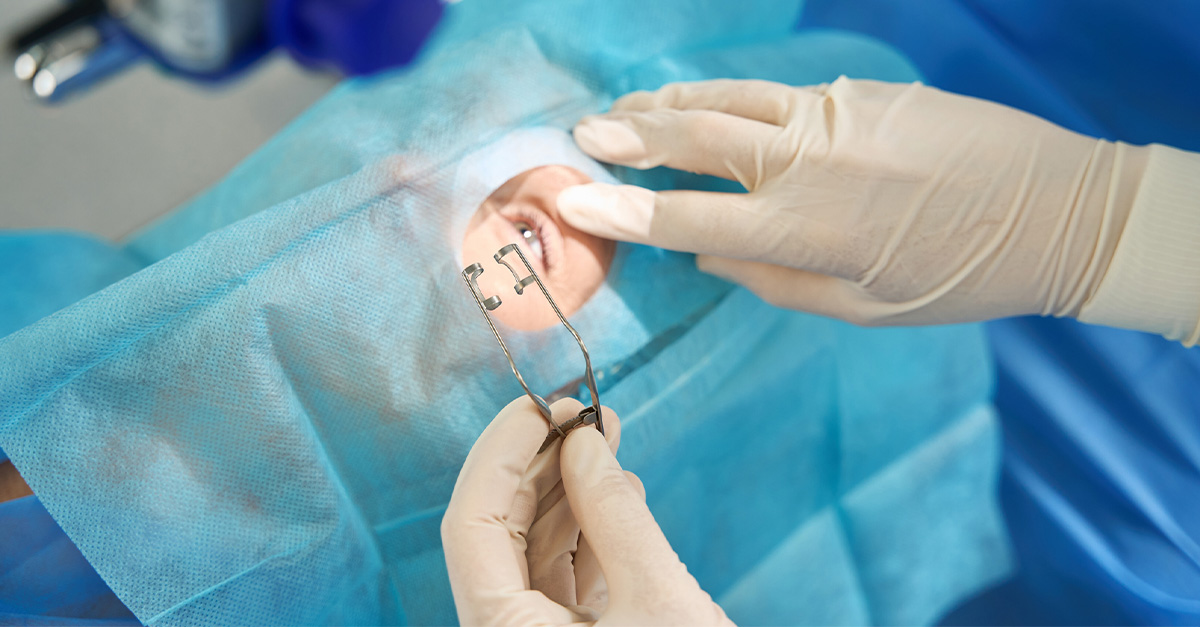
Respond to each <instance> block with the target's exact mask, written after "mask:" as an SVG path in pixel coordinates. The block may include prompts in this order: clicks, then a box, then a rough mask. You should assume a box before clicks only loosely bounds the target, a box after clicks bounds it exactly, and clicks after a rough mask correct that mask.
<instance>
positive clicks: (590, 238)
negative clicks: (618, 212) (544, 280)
mask: <svg viewBox="0 0 1200 627" xmlns="http://www.w3.org/2000/svg"><path fill="white" fill-rule="evenodd" d="M563 235H564V248H565V249H566V255H565V256H566V257H567V258H568V259H569V260H570V264H569V266H570V267H569V270H570V271H569V272H568V273H565V274H566V275H567V278H566V280H565V281H564V283H565V285H562V286H560V287H559V291H561V292H565V293H569V294H570V297H569V300H570V301H571V306H570V308H571V310H572V311H574V310H577V309H579V307H582V306H583V304H584V303H586V302H587V300H588V299H589V298H591V297H592V296H593V295H594V294H595V293H596V290H598V289H600V286H601V285H602V284H603V283H604V279H605V277H607V276H608V269H609V266H611V265H612V260H613V255H614V254H615V252H616V246H617V245H616V242H614V241H612V240H607V239H601V238H599V237H596V236H594V235H589V234H587V233H583V232H581V231H577V230H575V229H572V228H570V227H569V226H567V227H566V228H564V229H563ZM564 313H566V312H565V311H564Z"/></svg>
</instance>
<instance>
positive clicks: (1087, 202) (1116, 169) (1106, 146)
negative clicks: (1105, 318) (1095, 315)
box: [1041, 140, 1149, 317]
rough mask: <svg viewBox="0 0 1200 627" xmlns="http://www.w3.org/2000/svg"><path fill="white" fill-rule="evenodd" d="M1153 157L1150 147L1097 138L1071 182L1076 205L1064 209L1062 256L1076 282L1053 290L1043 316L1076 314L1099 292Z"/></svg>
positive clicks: (1072, 281) (1068, 273)
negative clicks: (1148, 164)
mask: <svg viewBox="0 0 1200 627" xmlns="http://www.w3.org/2000/svg"><path fill="white" fill-rule="evenodd" d="M1148 156H1149V149H1148V147H1146V146H1133V145H1130V144H1125V143H1122V142H1109V141H1104V140H1096V147H1095V149H1094V150H1093V151H1092V153H1091V156H1090V159H1089V161H1088V163H1087V165H1086V166H1085V167H1082V168H1081V172H1082V173H1081V175H1080V176H1079V180H1078V182H1075V181H1067V183H1068V184H1070V185H1073V186H1077V188H1078V193H1077V194H1075V195H1073V197H1072V203H1071V204H1072V205H1074V206H1071V207H1066V208H1064V210H1063V211H1062V215H1063V216H1064V217H1065V220H1064V227H1063V233H1064V237H1063V244H1062V248H1061V249H1060V256H1061V258H1062V259H1065V260H1068V261H1067V262H1066V268H1067V274H1066V275H1065V276H1067V277H1073V278H1074V280H1069V279H1068V280H1066V281H1062V283H1061V285H1062V288H1061V289H1059V290H1057V291H1050V292H1048V293H1049V294H1050V295H1051V296H1050V302H1048V303H1046V304H1045V305H1044V306H1043V309H1042V311H1041V313H1042V314H1043V315H1045V314H1052V315H1054V316H1058V317H1064V316H1069V317H1077V316H1078V315H1079V313H1080V311H1081V310H1082V308H1083V306H1084V303H1086V302H1088V301H1089V300H1090V299H1091V298H1092V297H1093V296H1094V295H1095V294H1096V291H1097V290H1098V289H1099V287H1100V283H1101V280H1102V279H1103V278H1104V275H1105V273H1106V272H1107V270H1108V267H1109V265H1110V264H1111V262H1112V259H1113V255H1114V253H1115V252H1116V248H1117V244H1118V242H1119V241H1120V239H1121V233H1122V232H1123V231H1124V229H1125V224H1126V222H1127V221H1128V219H1129V213H1130V211H1131V210H1132V208H1133V202H1134V199H1135V198H1136V196H1137V191H1138V188H1139V186H1140V184H1141V182H1142V176H1143V173H1144V171H1145V169H1146V161H1147V159H1148Z"/></svg>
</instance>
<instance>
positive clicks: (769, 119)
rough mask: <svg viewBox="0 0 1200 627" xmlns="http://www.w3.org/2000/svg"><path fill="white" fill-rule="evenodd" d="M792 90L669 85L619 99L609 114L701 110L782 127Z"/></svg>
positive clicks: (747, 83) (721, 83)
mask: <svg viewBox="0 0 1200 627" xmlns="http://www.w3.org/2000/svg"><path fill="white" fill-rule="evenodd" d="M795 89H796V88H795V87H792V86H790V85H784V84H782V83H773V82H770V81H761V80H733V79H717V80H711V81H696V82H681V83H670V84H668V85H664V86H662V87H660V88H659V89H657V90H655V91H635V92H633V93H629V94H626V95H624V96H621V97H620V98H618V99H617V101H616V102H614V103H613V105H612V108H611V109H610V111H621V112H628V111H650V110H653V109H703V110H707V111H720V112H722V113H728V114H729V115H736V116H738V117H743V118H746V119H749V120H757V121H759V122H763V123H765V124H774V125H776V126H785V125H786V124H787V121H788V119H790V118H791V111H792V109H791V104H790V103H791V99H792V95H793V91H794V90H795ZM810 89H812V88H810Z"/></svg>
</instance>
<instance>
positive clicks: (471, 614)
mask: <svg viewBox="0 0 1200 627" xmlns="http://www.w3.org/2000/svg"><path fill="white" fill-rule="evenodd" d="M582 407H583V406H582V405H581V404H580V403H579V401H576V400H574V399H563V400H560V401H558V402H556V403H554V404H553V405H551V411H552V412H553V415H554V419H555V420H556V421H557V422H560V423H561V422H565V421H566V420H568V419H570V418H573V417H574V416H575V415H576V414H577V413H579V410H580V409H581V408H582ZM603 411H604V428H605V433H606V436H607V438H608V442H606V441H605V436H601V435H600V432H599V431H597V430H596V429H592V428H580V429H575V430H574V431H571V432H570V433H569V434H568V435H567V439H566V442H563V443H561V444H560V443H559V442H556V443H555V444H554V445H553V446H552V447H551V448H549V449H547V450H546V451H545V452H544V453H542V454H541V455H537V454H536V452H537V449H538V447H539V446H541V444H542V440H543V439H544V438H545V437H546V433H547V425H546V420H545V419H544V418H542V416H541V414H539V413H538V411H537V408H536V407H535V406H534V404H533V403H532V402H531V401H530V400H529V399H528V398H526V397H521V398H519V399H517V400H515V401H513V402H511V403H509V404H508V406H507V407H505V408H504V410H503V411H501V412H500V413H499V415H497V416H496V419H495V420H493V421H492V423H491V425H489V426H488V428H487V429H486V430H484V432H483V435H481V436H479V440H478V441H476V442H475V446H474V447H472V448H471V452H470V454H469V455H467V461H466V463H464V464H463V468H462V471H461V472H460V473H459V476H458V482H457V483H456V484H455V486H454V495H453V496H452V497H451V498H450V505H449V507H447V509H446V514H445V516H444V517H443V518H442V545H443V547H444V549H445V552H446V568H447V571H448V572H449V575H450V586H451V588H452V589H453V591H454V604H455V605H456V606H457V608H458V618H459V621H460V622H461V623H462V624H463V625H468V626H470V625H565V624H572V623H574V624H598V625H714V624H729V621H728V619H727V618H726V617H725V614H724V612H722V611H721V608H720V607H718V606H717V605H716V604H715V603H713V601H712V599H711V598H710V597H709V596H708V594H706V593H705V592H704V591H703V590H701V589H700V585H699V584H698V583H696V580H695V578H693V577H692V576H691V575H690V574H689V573H688V572H687V568H686V567H685V566H684V565H683V563H681V562H680V561H679V558H678V556H676V555H675V552H674V551H673V550H671V546H670V544H668V543H667V539H666V538H665V537H664V536H663V534H662V530H661V529H659V527H658V524H657V523H655V522H654V517H653V516H652V515H651V514H650V510H649V509H648V508H647V507H646V503H645V492H644V491H643V489H642V485H641V482H640V481H638V479H637V477H635V476H633V474H632V473H627V472H624V471H622V470H621V467H620V465H619V464H617V460H616V458H615V457H613V452H614V451H615V450H616V448H617V445H618V443H619V440H620V422H619V419H618V418H617V415H616V413H615V412H613V411H612V410H611V409H609V408H607V407H605V408H603ZM581 530H582V536H581V535H580V533H581Z"/></svg>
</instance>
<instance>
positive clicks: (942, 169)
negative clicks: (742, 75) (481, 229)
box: [558, 78, 1146, 325]
mask: <svg viewBox="0 0 1200 627" xmlns="http://www.w3.org/2000/svg"><path fill="white" fill-rule="evenodd" d="M575 139H576V142H577V143H578V144H579V146H580V147H581V148H582V149H583V150H584V151H586V152H587V153H588V154H589V155H591V156H593V157H595V158H596V159H599V160H602V161H608V162H612V163H617V164H622V165H627V166H631V167H635V168H650V167H655V166H659V165H666V166H670V167H673V168H678V169H682V170H688V171H692V172H698V173H703V174H710V175H714V176H719V177H724V178H728V179H733V180H736V181H738V182H740V183H741V184H742V185H743V186H745V188H746V189H747V190H748V191H749V193H747V194H715V193H702V192H694V191H665V192H659V193H654V192H651V191H649V190H645V189H641V188H638V187H631V186H620V187H614V186H606V185H602V184H590V185H584V186H579V187H573V188H568V189H566V190H564V191H563V192H562V194H561V195H560V196H559V200H558V204H559V211H560V213H561V215H562V216H563V218H565V219H566V221H567V222H569V223H570V224H572V225H573V226H575V227H577V228H579V229H581V230H584V231H588V232H590V233H594V234H597V235H600V236H603V237H608V238H613V239H621V240H626V241H631V242H638V243H644V244H651V245H654V246H659V247H663V248H669V249H674V250H681V251H688V252H695V253H701V256H700V257H699V258H698V259H697V263H698V265H699V267H700V269H701V270H704V271H706V272H710V273H713V274H716V275H719V276H722V277H725V278H727V279H730V280H733V281H736V282H738V283H741V284H742V285H744V286H746V287H747V288H749V289H750V290H752V291H754V292H755V293H757V294H758V295H759V296H761V297H762V298H763V299H765V300H767V301H768V302H771V303H773V304H776V305H779V306H782V307H787V308H792V309H799V310H805V311H810V312H814V313H818V314H823V315H827V316H833V317H837V318H842V319H844V320H848V321H851V322H854V323H857V324H864V325H875V324H929V323H944V322H962V321H972V320H983V319H988V318H997V317H1002V316H1009V315H1017V314H1034V313H1036V314H1049V315H1055V316H1073V315H1076V314H1077V313H1078V312H1079V311H1080V309H1081V307H1082V306H1083V305H1084V303H1085V302H1087V301H1088V299H1089V298H1090V297H1091V296H1092V295H1093V294H1094V293H1095V291H1096V288H1097V286H1098V284H1099V282H1100V280H1101V278H1102V277H1103V276H1104V274H1105V271H1106V269H1107V268H1108V266H1109V262H1110V260H1111V259H1112V257H1113V250H1114V248H1115V246H1116V244H1117V241H1118V239H1119V237H1120V234H1121V231H1122V229H1123V227H1124V226H1125V223H1126V219H1127V216H1128V215H1129V211H1130V206H1131V204H1132V202H1133V199H1134V196H1135V194H1136V193H1137V188H1138V183H1139V180H1140V178H1141V173H1142V170H1143V169H1144V167H1145V163H1146V153H1145V150H1146V148H1144V147H1133V146H1128V145H1124V144H1119V143H1118V144H1114V143H1111V142H1106V141H1098V140H1095V139H1091V138H1088V137H1084V136H1082V135H1079V134H1076V133H1073V132H1070V131H1067V130H1065V129H1062V128H1060V127H1057V126H1055V125H1053V124H1051V123H1049V122H1046V121H1045V120H1042V119H1040V118H1037V117H1034V116H1032V115H1029V114H1026V113H1022V112H1020V111H1017V110H1015V109H1011V108H1008V107H1005V106H1001V105H997V104H994V103H990V102H986V101H983V100H978V99H974V98H967V97H963V96H957V95H953V94H949V93H945V92H942V91H939V90H937V89H933V88H930V87H926V86H923V85H921V84H911V85H910V84H891V83H880V82H875V81H858V80H848V79H846V78H840V79H838V80H836V81H834V82H833V83H832V84H828V85H818V86H815V87H789V86H786V85H781V84H776V83H768V82H762V81H708V82H700V83H677V84H673V85H668V86H666V87H664V88H662V89H660V90H659V91H657V92H653V93H646V92H637V93H632V94H629V95H627V96H625V97H623V98H621V99H619V100H618V101H617V102H616V103H615V104H614V105H613V107H612V111H611V112H610V113H608V114H605V115H600V116H592V117H588V118H585V119H584V120H582V121H581V122H580V123H579V125H578V126H576V128H575Z"/></svg>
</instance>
